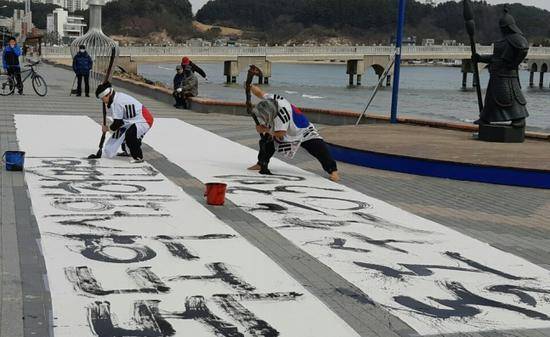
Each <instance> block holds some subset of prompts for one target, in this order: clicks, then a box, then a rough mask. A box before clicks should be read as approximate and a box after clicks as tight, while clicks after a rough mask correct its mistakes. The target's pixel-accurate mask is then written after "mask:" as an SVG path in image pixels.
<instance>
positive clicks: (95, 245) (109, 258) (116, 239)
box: [63, 234, 157, 263]
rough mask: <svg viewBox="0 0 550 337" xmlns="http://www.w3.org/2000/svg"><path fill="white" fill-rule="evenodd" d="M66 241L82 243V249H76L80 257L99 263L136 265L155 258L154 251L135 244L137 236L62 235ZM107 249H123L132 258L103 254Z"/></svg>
mask: <svg viewBox="0 0 550 337" xmlns="http://www.w3.org/2000/svg"><path fill="white" fill-rule="evenodd" d="M63 236H64V237H66V238H68V239H73V240H78V241H83V242H84V248H78V249H79V251H80V254H82V256H84V257H86V258H88V259H90V260H94V261H100V262H108V263H137V262H145V261H149V260H151V259H154V258H155V257H156V256H157V253H155V251H154V250H152V249H151V248H149V247H148V246H144V245H140V244H137V243H136V242H135V240H136V239H137V238H139V237H138V236H131V235H113V234H110V235H94V234H68V235H63ZM108 248H118V249H124V250H126V251H129V252H131V253H133V257H129V258H128V257H126V258H122V257H117V256H113V255H109V254H108V253H107V252H105V250H106V249H108Z"/></svg>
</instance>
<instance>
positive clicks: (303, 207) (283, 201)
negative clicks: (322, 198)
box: [277, 199, 329, 216]
mask: <svg viewBox="0 0 550 337" xmlns="http://www.w3.org/2000/svg"><path fill="white" fill-rule="evenodd" d="M277 201H280V202H282V203H285V204H287V205H290V206H294V207H298V208H301V209H305V210H307V211H312V212H316V213H321V214H323V215H327V216H329V214H327V213H325V212H323V211H320V210H318V209H315V208H313V207H309V206H306V205H303V204H298V203H296V202H292V201H287V200H283V199H277Z"/></svg>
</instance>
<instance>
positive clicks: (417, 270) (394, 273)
mask: <svg viewBox="0 0 550 337" xmlns="http://www.w3.org/2000/svg"><path fill="white" fill-rule="evenodd" d="M353 263H354V264H356V265H358V266H359V267H362V268H366V269H372V270H377V271H379V272H381V273H382V274H383V275H384V276H387V277H393V278H396V279H398V280H403V276H416V277H419V276H420V277H422V276H424V277H425V276H432V275H433V274H434V272H433V270H432V269H442V270H453V271H461V272H470V273H478V272H479V271H478V270H475V269H465V268H460V267H453V266H441V265H422V264H401V263H400V264H399V265H400V266H402V267H404V268H407V269H408V270H409V271H401V270H397V269H394V268H391V267H387V266H382V265H379V264H372V263H365V262H353Z"/></svg>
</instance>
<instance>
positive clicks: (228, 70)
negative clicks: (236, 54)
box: [223, 60, 239, 84]
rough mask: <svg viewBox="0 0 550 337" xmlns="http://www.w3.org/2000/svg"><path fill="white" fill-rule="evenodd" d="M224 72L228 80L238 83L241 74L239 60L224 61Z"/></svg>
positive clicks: (228, 81)
mask: <svg viewBox="0 0 550 337" xmlns="http://www.w3.org/2000/svg"><path fill="white" fill-rule="evenodd" d="M223 74H224V76H225V78H226V82H227V83H228V84H229V83H236V82H237V76H239V67H238V66H237V61H233V60H231V61H224V62H223Z"/></svg>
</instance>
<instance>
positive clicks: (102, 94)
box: [97, 88, 113, 99]
mask: <svg viewBox="0 0 550 337" xmlns="http://www.w3.org/2000/svg"><path fill="white" fill-rule="evenodd" d="M112 92H113V88H107V89H105V90H103V91H102V92H101V93H100V94H99V95H97V96H98V97H99V98H100V99H101V98H103V97H105V96H107V95H109V94H110V93H112Z"/></svg>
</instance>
